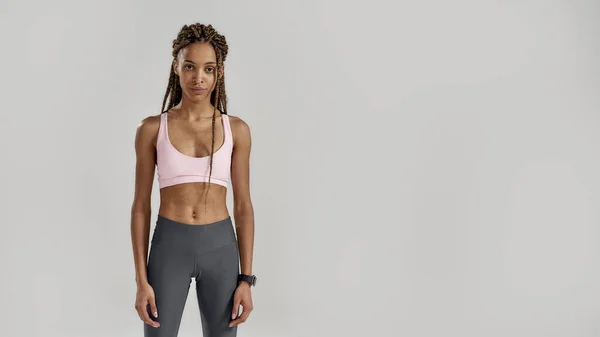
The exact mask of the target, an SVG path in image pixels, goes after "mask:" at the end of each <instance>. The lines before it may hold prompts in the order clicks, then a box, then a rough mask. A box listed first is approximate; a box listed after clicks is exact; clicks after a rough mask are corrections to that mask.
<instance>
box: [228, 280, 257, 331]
mask: <svg viewBox="0 0 600 337" xmlns="http://www.w3.org/2000/svg"><path fill="white" fill-rule="evenodd" d="M240 305H241V306H242V314H241V315H239V317H238V314H239V310H240ZM252 309H253V306H252V294H251V292H250V284H249V283H247V282H244V281H241V282H240V283H239V284H238V287H237V289H236V290H235V294H234V295H233V312H232V315H231V318H232V321H231V322H230V323H229V327H234V326H237V325H239V324H241V323H244V322H245V321H246V320H247V319H248V316H249V315H250V312H251V311H252Z"/></svg>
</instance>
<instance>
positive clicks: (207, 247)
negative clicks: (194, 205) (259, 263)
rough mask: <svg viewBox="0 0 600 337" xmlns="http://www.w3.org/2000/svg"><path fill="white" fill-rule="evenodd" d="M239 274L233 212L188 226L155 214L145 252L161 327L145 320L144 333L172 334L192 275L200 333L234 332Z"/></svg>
mask: <svg viewBox="0 0 600 337" xmlns="http://www.w3.org/2000/svg"><path fill="white" fill-rule="evenodd" d="M238 274H239V254H238V246H237V240H236V237H235V232H234V230H233V225H232V221H231V217H227V218H226V219H224V220H220V221H217V222H214V223H211V224H207V225H191V224H185V223H181V222H177V221H173V220H170V219H167V218H165V217H162V216H160V215H159V216H158V219H157V221H156V227H155V228H154V232H153V234H152V241H151V247H150V254H149V257H148V282H149V283H150V285H151V286H152V288H153V289H154V295H155V299H156V308H157V310H158V318H154V317H153V316H152V314H151V313H150V307H149V306H148V307H147V310H148V313H149V314H150V317H151V318H152V319H153V320H156V321H158V322H160V327H158V328H154V327H152V326H150V325H148V324H146V323H144V336H145V337H176V336H177V333H178V331H179V324H180V322H181V316H182V314H183V308H184V305H185V302H186V299H187V296H188V292H189V288H190V284H191V280H192V278H193V279H194V280H195V284H196V293H197V296H198V305H199V308H200V313H201V320H202V331H203V335H204V337H235V336H236V333H237V327H232V328H230V327H229V323H230V322H231V314H232V310H233V294H234V292H235V289H236V287H237V284H238V283H237V277H238Z"/></svg>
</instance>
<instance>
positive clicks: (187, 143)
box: [131, 23, 256, 337]
mask: <svg viewBox="0 0 600 337" xmlns="http://www.w3.org/2000/svg"><path fill="white" fill-rule="evenodd" d="M227 51H228V46H227V42H226V41H225V37H224V36H223V35H221V34H219V33H218V32H216V31H215V29H214V28H213V27H212V25H203V24H199V23H196V24H193V25H190V26H188V25H185V26H183V28H182V29H181V31H180V32H179V34H178V36H177V38H176V39H175V40H174V41H173V63H172V66H171V74H170V77H169V85H168V87H167V92H166V94H165V97H164V100H163V107H162V110H161V111H163V112H162V113H160V114H158V115H154V116H149V117H146V118H145V119H143V120H142V121H141V123H140V125H139V126H138V128H137V131H136V136H135V152H136V173H135V194H134V201H133V205H132V209H131V240H132V245H133V255H134V260H135V270H136V283H137V296H136V302H135V309H136V310H137V312H138V315H139V317H140V319H142V321H143V322H144V336H146V337H159V336H160V337H166V336H168V337H175V336H177V333H178V330H179V325H180V322H181V316H182V313H183V309H184V304H185V302H186V299H187V296H188V291H189V287H190V284H191V280H192V279H194V280H195V285H196V292H197V295H198V305H199V307H200V312H201V321H202V330H203V332H204V336H205V337H207V336H210V337H233V336H236V334H237V326H238V325H239V324H240V323H242V322H244V321H246V319H248V315H249V314H250V312H251V311H252V309H253V306H252V298H251V291H250V289H251V286H253V285H254V284H255V282H256V277H255V276H254V275H253V274H252V252H253V246H254V211H253V206H252V202H251V200H250V187H249V161H250V148H251V137H250V129H249V127H248V125H247V124H246V123H245V122H244V121H243V120H242V119H241V118H239V117H234V116H229V115H228V114H227V95H226V94H225V81H224V67H223V62H224V61H225V58H226V57H227ZM167 100H168V102H169V103H168V104H167ZM165 106H166V107H167V109H166V110H165ZM155 166H156V170H157V175H158V185H159V189H160V207H159V210H158V216H157V221H156V226H155V229H154V232H153V235H152V240H151V247H150V254H148V239H149V232H150V230H149V228H150V217H151V213H150V199H151V198H150V196H151V190H152V184H153V180H154V173H155ZM229 182H231V185H232V189H233V196H234V206H233V215H234V219H235V226H236V228H235V229H236V231H235V232H234V229H233V223H232V219H231V217H230V215H229V212H228V209H227V205H226V194H227V186H228V183H229ZM236 232H237V237H236ZM240 264H241V271H240V266H239V265H240ZM240 306H241V310H240Z"/></svg>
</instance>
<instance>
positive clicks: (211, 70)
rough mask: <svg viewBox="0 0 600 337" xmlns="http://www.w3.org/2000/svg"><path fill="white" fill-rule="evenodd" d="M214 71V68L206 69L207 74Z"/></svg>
mask: <svg viewBox="0 0 600 337" xmlns="http://www.w3.org/2000/svg"><path fill="white" fill-rule="evenodd" d="M214 69H215V68H206V70H207V71H208V72H209V73H211V72H213V70H214Z"/></svg>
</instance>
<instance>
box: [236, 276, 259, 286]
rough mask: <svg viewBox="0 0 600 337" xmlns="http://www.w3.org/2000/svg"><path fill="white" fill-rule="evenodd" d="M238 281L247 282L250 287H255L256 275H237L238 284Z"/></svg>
mask: <svg viewBox="0 0 600 337" xmlns="http://www.w3.org/2000/svg"><path fill="white" fill-rule="evenodd" d="M240 281H244V282H248V283H249V284H250V285H251V286H253V287H254V286H256V275H245V274H239V275H238V282H240Z"/></svg>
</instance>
